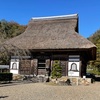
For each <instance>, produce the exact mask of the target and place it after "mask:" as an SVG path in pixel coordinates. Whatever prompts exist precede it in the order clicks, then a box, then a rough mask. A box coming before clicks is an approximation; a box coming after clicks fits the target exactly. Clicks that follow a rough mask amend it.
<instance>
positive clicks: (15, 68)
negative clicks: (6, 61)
mask: <svg viewBox="0 0 100 100" xmlns="http://www.w3.org/2000/svg"><path fill="white" fill-rule="evenodd" d="M10 72H11V73H13V74H18V72H19V59H11V62H10Z"/></svg>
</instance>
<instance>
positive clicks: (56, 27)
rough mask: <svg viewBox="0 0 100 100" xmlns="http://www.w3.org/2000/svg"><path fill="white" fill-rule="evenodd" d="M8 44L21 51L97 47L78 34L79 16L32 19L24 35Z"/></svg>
mask: <svg viewBox="0 0 100 100" xmlns="http://www.w3.org/2000/svg"><path fill="white" fill-rule="evenodd" d="M6 43H7V44H12V45H14V46H17V47H18V48H20V49H89V48H95V45H94V44H93V43H91V42H90V41H89V40H87V39H86V38H84V37H82V36H80V35H79V34H78V15H77V14H74V15H65V16H54V17H42V18H32V19H31V20H30V22H29V24H28V27H27V29H26V31H25V32H24V33H22V34H21V35H19V36H17V37H14V38H12V39H10V40H8V41H6Z"/></svg>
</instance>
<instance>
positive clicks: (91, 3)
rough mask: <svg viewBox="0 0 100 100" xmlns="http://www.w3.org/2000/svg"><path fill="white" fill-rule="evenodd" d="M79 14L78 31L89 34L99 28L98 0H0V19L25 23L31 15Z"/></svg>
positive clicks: (83, 34)
mask: <svg viewBox="0 0 100 100" xmlns="http://www.w3.org/2000/svg"><path fill="white" fill-rule="evenodd" d="M75 13H77V14H78V15H79V33H80V34H81V35H82V36H84V37H86V38H87V37H89V36H91V35H92V34H93V33H94V32H96V31H97V30H98V29H100V0H0V20H1V19H5V20H7V21H15V22H17V23H19V24H23V25H26V24H28V22H29V21H30V19H31V18H32V17H46V16H56V15H57V16H59V15H69V14H75Z"/></svg>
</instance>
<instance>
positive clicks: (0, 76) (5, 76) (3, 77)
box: [0, 73, 13, 82]
mask: <svg viewBox="0 0 100 100" xmlns="http://www.w3.org/2000/svg"><path fill="white" fill-rule="evenodd" d="M12 76H13V74H12V73H0V81H9V82H10V81H11V80H12Z"/></svg>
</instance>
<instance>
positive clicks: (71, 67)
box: [68, 62, 80, 76]
mask: <svg viewBox="0 0 100 100" xmlns="http://www.w3.org/2000/svg"><path fill="white" fill-rule="evenodd" d="M79 64H80V62H68V76H79Z"/></svg>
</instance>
